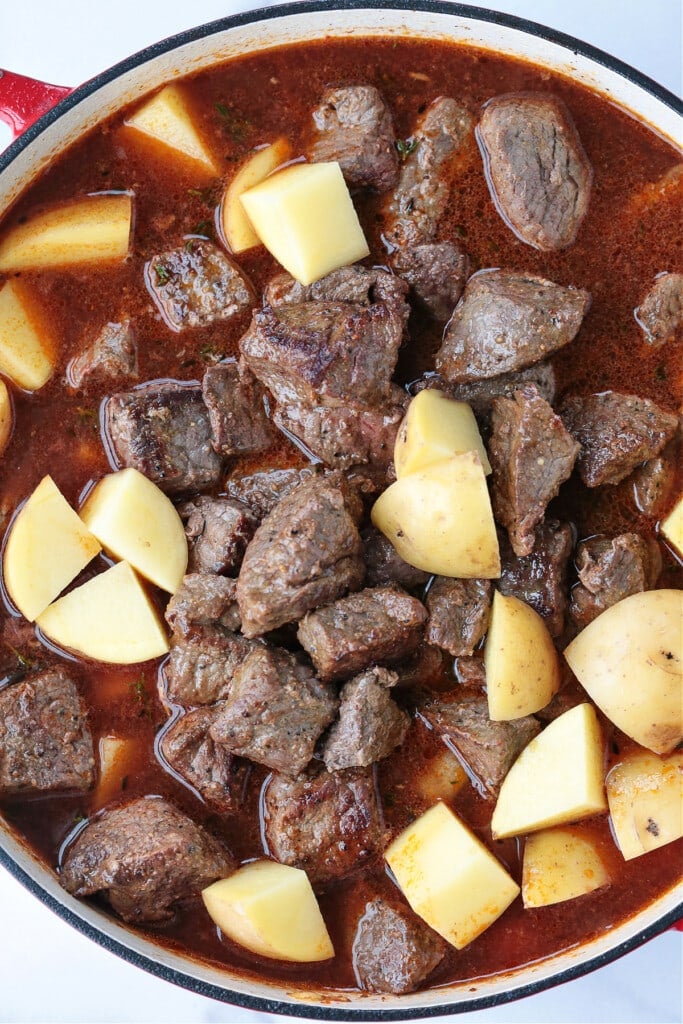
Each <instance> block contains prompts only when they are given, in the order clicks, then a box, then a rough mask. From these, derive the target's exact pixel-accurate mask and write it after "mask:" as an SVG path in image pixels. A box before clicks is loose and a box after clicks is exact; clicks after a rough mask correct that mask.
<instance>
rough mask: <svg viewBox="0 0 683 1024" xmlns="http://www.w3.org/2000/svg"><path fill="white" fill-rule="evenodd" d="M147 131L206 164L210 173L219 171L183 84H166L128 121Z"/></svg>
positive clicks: (145, 133) (191, 158)
mask: <svg viewBox="0 0 683 1024" xmlns="http://www.w3.org/2000/svg"><path fill="white" fill-rule="evenodd" d="M124 124H125V126H126V128H133V129H134V130H135V131H138V132H142V134H143V135H146V136H148V137H149V138H151V139H155V140H156V141H157V142H161V143H162V144H163V145H164V146H168V148H169V149H172V150H173V151H174V152H175V153H180V154H181V155H182V156H184V157H187V158H188V159H189V160H192V161H194V162H195V163H199V164H201V165H202V167H203V169H204V170H205V171H207V172H208V173H209V174H217V173H218V172H217V169H216V164H215V161H214V159H213V157H212V156H211V153H210V152H209V150H208V148H207V147H206V145H205V144H204V142H203V141H202V139H201V137H200V135H199V132H198V131H197V129H196V127H195V125H194V123H193V120H192V114H191V113H190V110H189V107H188V104H187V100H186V99H185V96H184V94H183V91H182V89H181V88H180V86H177V85H166V86H164V88H163V89H162V90H161V91H160V92H158V93H157V94H156V96H153V97H152V99H151V100H148V101H147V103H145V104H143V106H141V107H139V108H138V109H137V110H136V111H135V113H134V114H132V115H131V116H130V117H127V118H126V120H125V122H124Z"/></svg>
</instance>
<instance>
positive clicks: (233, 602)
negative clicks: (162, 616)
mask: <svg viewBox="0 0 683 1024" xmlns="http://www.w3.org/2000/svg"><path fill="white" fill-rule="evenodd" d="M166 621H167V622H168V624H169V626H170V627H171V629H172V630H173V632H174V633H178V634H184V635H186V634H188V633H189V632H190V630H191V627H192V626H224V627H225V629H227V630H231V631H233V632H237V630H238V629H239V628H240V627H241V625H242V620H241V619H240V611H239V608H238V606H237V580H233V579H228V578H227V577H226V576H216V575H215V574H214V573H208V572H207V573H204V572H195V573H190V574H189V575H188V576H185V577H184V579H183V582H182V583H181V585H180V587H179V588H178V590H176V592H175V594H174V595H173V597H172V598H171V600H170V601H169V602H168V606H167V608H166Z"/></svg>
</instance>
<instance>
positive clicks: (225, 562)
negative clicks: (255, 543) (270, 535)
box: [178, 497, 258, 574]
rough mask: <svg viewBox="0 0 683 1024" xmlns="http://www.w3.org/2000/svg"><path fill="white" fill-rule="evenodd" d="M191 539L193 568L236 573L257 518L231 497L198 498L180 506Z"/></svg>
mask: <svg viewBox="0 0 683 1024" xmlns="http://www.w3.org/2000/svg"><path fill="white" fill-rule="evenodd" d="M178 511H179V513H180V515H181V517H182V519H183V520H184V521H185V534H186V536H187V539H188V542H189V560H188V569H189V570H190V572H215V573H225V574H228V573H236V572H237V571H238V569H239V567H240V565H241V564H242V558H243V557H244V552H245V551H246V549H247V544H248V543H249V541H250V540H251V538H252V537H253V536H254V534H255V532H256V527H257V526H258V519H257V517H256V516H255V515H254V513H253V512H252V511H251V509H250V508H248V506H247V505H244V504H243V503H242V502H241V501H235V500H234V499H232V498H205V497H199V498H195V499H194V501H188V502H185V504H183V505H181V506H180V508H179V509H178Z"/></svg>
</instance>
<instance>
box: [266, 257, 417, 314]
mask: <svg viewBox="0 0 683 1024" xmlns="http://www.w3.org/2000/svg"><path fill="white" fill-rule="evenodd" d="M407 293H408V286H407V284H406V283H405V281H403V280H402V279H401V278H400V277H396V275H395V274H390V273H388V271H386V270H383V269H382V268H381V267H364V266H361V265H360V264H357V263H356V264H354V265H353V266H351V267H340V268H339V270H333V271H332V272H331V273H330V274H326V275H325V277H321V278H320V280H319V281H314V282H313V284H300V283H299V282H298V281H296V280H295V279H294V278H293V277H291V275H290V274H287V273H283V274H277V275H276V276H275V277H273V278H271V280H270V281H269V282H268V284H267V285H266V290H265V292H264V293H263V304H264V306H273V307H276V306H285V305H290V304H294V305H299V304H300V303H302V302H353V303H355V304H356V305H359V306H372V305H373V304H374V303H377V302H386V304H387V305H394V306H396V307H397V308H398V309H399V311H400V313H401V315H402V316H403V318H404V320H407V319H408V315H409V313H410V307H409V306H408V304H407V302H406V295H407Z"/></svg>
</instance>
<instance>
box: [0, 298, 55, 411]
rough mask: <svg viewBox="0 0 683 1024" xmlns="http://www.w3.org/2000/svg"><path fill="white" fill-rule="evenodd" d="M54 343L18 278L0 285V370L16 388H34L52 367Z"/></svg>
mask: <svg viewBox="0 0 683 1024" xmlns="http://www.w3.org/2000/svg"><path fill="white" fill-rule="evenodd" d="M55 361H56V345H55V342H54V338H53V337H52V334H51V332H50V329H49V327H48V325H47V323H46V319H45V317H44V316H43V315H42V314H41V312H40V311H39V310H38V308H37V305H36V302H35V299H34V298H33V296H32V295H31V294H30V292H29V290H28V288H26V286H25V285H23V284H21V283H20V282H19V281H6V282H5V284H4V285H0V372H2V373H5V374H7V376H8V377H9V379H10V380H12V381H14V383H15V384H17V385H18V386H19V387H20V388H24V389H25V390H26V391H37V390H38V388H42V386H43V385H44V384H46V383H47V382H48V381H49V379H50V377H51V376H52V373H53V371H54V368H55Z"/></svg>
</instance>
